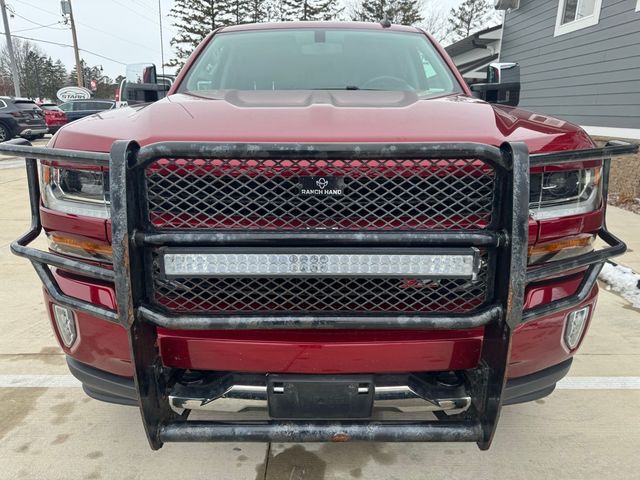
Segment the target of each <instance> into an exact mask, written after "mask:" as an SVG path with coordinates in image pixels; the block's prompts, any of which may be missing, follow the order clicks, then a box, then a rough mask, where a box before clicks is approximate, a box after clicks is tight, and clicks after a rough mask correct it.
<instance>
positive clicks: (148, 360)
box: [0, 142, 637, 449]
mask: <svg viewBox="0 0 640 480" xmlns="http://www.w3.org/2000/svg"><path fill="white" fill-rule="evenodd" d="M636 150H637V147H635V146H629V145H614V146H609V147H607V148H604V149H594V150H585V151H577V152H560V153H554V154H549V155H535V156H531V157H530V156H529V154H528V151H527V148H526V146H525V145H524V144H504V145H503V146H502V147H501V148H500V149H498V148H495V147H491V146H488V145H479V144H418V145H414V144H398V145H392V146H389V145H375V144H363V145H346V144H319V145H303V146H300V145H290V144H279V145H276V144H262V145H246V144H226V145H220V144H206V143H205V144H197V145H194V144H181V143H178V144H175V143H165V144H155V145H151V146H148V147H143V148H141V149H139V150H138V146H137V145H136V144H135V143H133V142H116V143H114V146H113V148H112V151H111V154H100V153H90V152H76V151H66V150H47V149H33V148H29V147H24V146H18V145H16V144H15V142H14V143H12V144H8V145H7V144H4V145H3V146H0V151H4V152H6V153H12V154H14V155H15V154H18V155H20V154H22V155H25V156H27V157H29V159H28V160H27V172H28V180H29V189H30V200H31V211H32V227H31V229H30V231H29V232H28V233H27V234H25V235H24V236H22V237H21V238H20V239H18V240H17V241H16V242H14V243H13V244H12V251H13V252H14V253H15V254H17V255H20V256H24V257H27V258H29V259H30V260H31V262H32V263H33V265H34V267H35V269H36V272H37V273H38V275H39V276H40V278H41V280H42V282H43V284H44V287H45V289H46V291H47V294H48V295H49V296H50V297H51V299H52V300H53V301H54V302H55V303H58V304H60V305H63V306H67V307H69V308H72V309H74V310H76V311H79V312H84V313H87V314H89V315H92V316H94V317H98V318H102V319H103V320H106V321H109V322H113V323H115V324H118V325H120V326H121V327H123V328H125V329H126V331H127V332H128V337H129V344H130V346H131V349H130V356H131V362H132V364H133V366H134V385H135V391H136V393H137V395H136V397H137V399H138V404H139V406H140V409H141V413H142V417H143V422H144V426H145V430H146V431H147V435H148V439H149V442H150V444H151V446H152V448H154V449H156V448H160V447H161V446H162V444H163V442H165V441H228V440H234V441H348V440H367V441H475V442H477V443H478V445H479V446H480V448H482V449H487V448H488V447H489V445H490V443H491V440H492V438H493V434H494V432H495V428H496V425H497V421H498V418H499V414H500V409H501V407H502V405H504V404H505V401H506V399H508V398H509V397H508V396H507V390H506V378H507V369H508V362H509V353H510V350H511V344H512V336H513V332H514V331H515V330H516V329H517V328H518V327H520V326H522V325H523V324H525V323H526V322H528V321H532V320H535V319H537V318H540V317H542V316H546V315H550V314H553V313H554V312H560V311H562V310H565V309H568V308H571V307H574V306H575V305H578V304H580V303H581V302H584V301H585V300H586V299H587V297H588V296H589V295H590V294H591V293H592V292H593V288H594V285H595V282H596V279H597V275H598V273H599V271H600V269H601V268H602V265H603V262H604V261H605V260H606V259H607V258H609V257H611V256H613V255H617V254H621V253H623V252H624V250H625V245H624V244H623V243H622V242H621V241H620V240H618V239H617V238H616V237H615V236H614V235H612V234H611V233H609V232H608V231H607V229H606V226H603V228H602V229H601V230H600V231H599V232H598V235H599V237H600V238H601V239H602V240H604V241H605V242H606V243H607V244H608V245H609V246H608V247H607V248H605V249H602V250H599V251H596V252H591V253H588V254H584V255H580V256H578V257H574V258H571V259H568V260H560V261H557V262H554V263H550V264H546V265H543V266H540V267H536V268H535V269H530V270H529V271H527V265H526V258H527V252H526V246H527V232H526V225H527V218H528V214H529V211H528V198H527V197H528V195H527V192H528V191H529V188H528V179H529V168H530V166H544V165H558V164H571V163H575V162H577V161H581V160H594V159H595V160H602V161H603V163H604V168H603V177H604V180H603V184H604V185H605V190H606V184H607V179H608V167H609V159H610V158H609V157H610V156H612V155H618V154H626V153H629V152H632V151H636ZM167 155H168V156H171V157H175V158H203V156H205V157H206V156H209V157H212V156H215V157H214V158H223V159H224V158H228V159H233V158H235V159H237V158H241V159H252V158H257V157H256V156H263V157H265V158H270V156H273V157H277V158H289V159H294V160H296V159H298V160H299V159H307V160H308V159H310V158H311V159H317V160H322V159H326V158H339V159H340V158H342V159H344V158H374V159H388V158H396V159H415V158H419V159H425V160H429V159H431V160H433V159H443V158H444V159H446V158H448V159H480V160H481V161H484V162H486V163H488V164H490V165H492V167H493V168H495V169H496V171H497V172H498V173H497V175H498V177H497V178H498V179H499V182H497V183H496V184H497V185H498V187H497V188H498V195H497V198H499V204H498V203H496V205H499V206H496V211H497V212H499V215H497V217H496V219H495V221H492V224H491V226H490V228H487V229H486V230H480V231H469V232H464V231H463V232H460V231H444V232H442V231H424V232H422V231H421V232H393V231H387V232H383V233H379V232H335V231H330V232H328V231H327V232H315V233H313V232H305V231H300V232H294V233H287V234H286V235H283V234H282V233H278V232H259V233H252V232H233V233H227V232H225V233H218V232H208V231H204V232H197V233H185V232H182V233H173V232H168V233H167V232H157V231H155V230H154V229H152V228H151V227H150V225H148V224H146V223H145V221H144V220H143V219H142V218H141V215H140V211H139V206H140V205H144V204H145V202H144V198H139V195H145V193H144V192H145V190H144V189H143V188H142V189H141V188H140V186H141V184H142V183H143V182H142V174H143V170H144V167H145V165H148V164H150V163H151V162H152V161H154V160H155V159H158V158H162V157H163V156H167ZM33 158H40V159H42V160H53V161H60V162H66V163H70V164H74V163H75V164H83V165H87V164H91V165H99V166H108V167H109V168H110V176H111V186H112V189H111V210H112V211H111V220H112V238H113V253H114V255H113V257H114V258H113V260H114V262H113V263H114V268H115V271H111V270H108V269H105V268H101V267H98V266H95V265H88V264H86V263H84V262H80V261H77V260H72V259H69V258H65V257H61V256H59V255H56V254H53V253H49V252H41V251H37V250H34V249H32V248H30V247H28V244H29V243H31V241H33V240H34V239H35V238H36V237H37V236H38V235H39V233H40V231H41V228H42V227H41V221H40V213H39V207H40V196H39V190H38V174H37V163H36V161H35V160H33ZM604 196H605V200H606V191H605V195H604ZM274 242H275V243H276V244H281V245H286V246H303V247H309V246H313V245H332V246H337V247H345V246H350V247H352V248H371V247H373V246H376V247H381V248H389V247H397V248H407V247H408V246H411V247H423V248H424V247H434V246H440V247H443V246H449V247H450V246H453V245H456V246H467V247H471V246H473V247H485V248H491V249H494V250H495V252H496V258H497V266H496V267H495V269H496V272H495V283H496V286H495V291H494V295H493V302H492V303H491V304H489V305H487V306H485V307H484V308H483V309H481V310H479V311H475V312H473V313H471V314H449V315H447V314H438V315H433V314H429V313H428V312H426V313H418V314H415V315H404V316H393V315H359V316H312V315H296V316H291V315H273V316H264V315H262V316H260V315H249V316H244V317H242V318H239V317H236V316H223V315H170V314H166V313H163V312H161V311H158V310H156V309H154V308H153V307H151V306H150V305H149V304H147V303H145V288H144V285H145V282H147V278H146V277H145V270H144V265H145V258H146V257H145V253H148V252H149V249H150V248H151V247H153V246H156V247H157V246H162V245H181V246H184V247H189V246H191V247H193V246H196V245H227V246H254V247H255V246H258V245H265V244H266V245H273V244H274ZM51 266H53V267H56V268H59V269H61V270H63V271H69V272H74V273H79V274H81V275H84V276H89V277H92V278H95V279H98V280H105V281H108V282H114V283H115V290H116V297H117V305H118V311H115V310H113V309H109V308H105V307H103V306H100V305H96V304H95V303H90V302H86V301H82V300H79V299H77V298H74V297H70V296H68V295H65V294H64V293H63V292H62V290H61V289H60V286H59V285H58V284H57V282H56V280H55V277H54V275H53V274H52V271H51V269H50V267H51ZM580 269H586V271H585V273H584V276H583V277H582V280H581V282H580V284H579V286H578V288H577V289H576V291H575V293H574V294H572V295H569V296H567V297H564V298H561V299H558V300H553V301H551V302H549V303H546V304H543V305H540V306H537V307H535V308H531V309H529V310H527V311H523V306H524V295H525V286H526V284H527V283H531V282H537V281H541V280H544V279H549V278H551V277H554V276H558V275H562V274H566V272H568V271H575V270H580ZM476 327H483V342H482V350H481V352H480V358H479V362H478V365H477V366H476V367H475V368H472V369H469V370H465V371H464V375H465V388H467V390H466V391H468V393H469V396H470V398H471V405H470V407H469V408H468V409H467V410H466V411H465V412H464V413H462V414H459V415H452V416H447V417H446V418H443V417H439V420H438V421H436V422H433V421H426V422H415V423H411V422H407V421H401V422H400V423H397V422H384V421H382V422H377V421H373V420H370V421H363V420H360V421H346V422H333V421H326V420H324V419H318V420H311V421H292V420H286V421H282V420H271V421H266V422H242V423H229V422H216V421H187V415H188V411H187V412H186V413H185V414H178V413H176V412H175V411H173V410H172V409H171V406H170V404H169V401H168V397H169V395H170V389H171V388H172V385H173V386H175V384H174V383H173V382H174V381H175V379H176V375H178V376H179V375H181V373H180V372H179V371H176V370H175V369H170V368H166V367H165V366H164V365H163V364H162V361H161V357H160V354H159V352H158V350H157V348H156V345H157V343H158V332H159V328H167V329H179V330H195V331H204V330H235V331H238V330H282V329H284V330H334V329H340V328H342V329H344V328H348V329H356V330H399V331H403V330H404V331H406V330H468V329H472V328H476ZM181 379H183V377H180V379H179V380H178V383H179V382H180V380H181ZM549 388H550V387H549V386H548V385H547V386H543V387H542V389H541V390H542V391H543V393H544V391H545V389H546V391H548V390H549ZM530 393H531V392H527V391H524V393H521V394H518V395H516V396H515V398H525V399H526V397H527V395H529V394H530ZM534 393H535V392H534Z"/></svg>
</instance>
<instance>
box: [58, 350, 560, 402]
mask: <svg viewBox="0 0 640 480" xmlns="http://www.w3.org/2000/svg"><path fill="white" fill-rule="evenodd" d="M572 361H573V359H572V358H569V359H567V360H565V361H564V362H562V363H559V364H557V365H554V366H552V367H549V368H546V369H544V370H541V371H539V372H536V373H532V374H530V375H526V376H524V377H519V378H514V379H511V380H508V381H507V384H506V387H505V393H504V399H503V405H515V404H518V403H524V402H531V401H533V400H538V399H540V398H543V397H546V396H547V395H550V394H551V392H553V390H554V388H555V386H556V383H557V382H558V381H560V380H561V379H562V378H564V377H565V376H566V375H567V373H569V369H570V368H571V362H572ZM67 365H68V366H69V370H70V371H71V374H72V375H73V376H74V377H76V378H77V379H78V380H80V382H81V383H82V388H83V389H84V391H85V392H86V393H87V395H89V396H90V397H92V398H95V399H96V400H101V401H103V402H109V403H116V404H119V405H130V406H137V405H138V394H137V390H136V387H135V384H134V382H133V379H132V378H128V377H121V376H119V375H114V374H112V373H109V372H105V371H103V370H98V369H97V368H93V367H91V366H89V365H86V364H84V363H81V362H78V361H77V360H74V359H73V358H71V357H67ZM262 400H264V402H265V403H266V397H265V398H264V399H262ZM394 403H397V404H400V405H402V401H401V400H398V401H394ZM265 407H266V405H265Z"/></svg>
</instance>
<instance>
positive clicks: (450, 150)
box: [131, 142, 507, 168]
mask: <svg viewBox="0 0 640 480" xmlns="http://www.w3.org/2000/svg"><path fill="white" fill-rule="evenodd" d="M165 157H171V158H220V159H223V158H238V159H242V158H249V159H255V158H278V159H291V160H293V159H303V160H313V159H317V160H349V159H358V160H370V159H416V158H419V159H425V160H429V159H440V158H459V159H469V158H472V159H474V158H477V159H479V160H483V161H487V162H489V163H492V164H494V165H498V166H501V167H503V168H506V167H507V165H505V164H504V162H503V158H502V155H501V154H500V150H499V149H498V148H496V147H494V146H491V145H486V144H482V143H472V142H467V143H397V144H382V143H361V144H353V143H317V144H312V143H219V142H161V143H153V144H151V145H146V146H144V147H142V148H141V149H140V152H139V154H138V158H137V160H136V161H135V163H134V164H132V165H131V166H132V168H137V167H144V166H145V165H148V164H149V163H151V162H152V161H154V160H156V159H158V158H165Z"/></svg>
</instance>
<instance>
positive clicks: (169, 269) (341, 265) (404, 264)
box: [163, 249, 479, 279]
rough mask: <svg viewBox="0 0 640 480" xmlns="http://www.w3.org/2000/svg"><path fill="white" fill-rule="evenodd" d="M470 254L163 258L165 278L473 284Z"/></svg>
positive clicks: (474, 267)
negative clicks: (470, 281) (357, 278)
mask: <svg viewBox="0 0 640 480" xmlns="http://www.w3.org/2000/svg"><path fill="white" fill-rule="evenodd" d="M478 264H479V259H478V255H477V252H476V251H474V250H471V249H469V250H462V251H457V252H447V253H434V254H427V255H424V254H422V255H410V254H384V255H375V254H330V253H327V254H323V253H317V254H316V253H308V254H297V253H264V254H261V253H186V252H185V253H165V255H164V256H163V269H164V274H165V275H167V276H240V275H242V276H290V275H294V276H353V275H357V276H389V277H405V276H408V275H409V276H411V277H428V278H429V277H431V278H468V279H472V278H475V276H476V274H477V271H478Z"/></svg>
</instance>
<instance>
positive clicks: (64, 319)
mask: <svg viewBox="0 0 640 480" xmlns="http://www.w3.org/2000/svg"><path fill="white" fill-rule="evenodd" d="M53 318H55V320H56V325H57V326H58V333H60V338H61V339H62V343H64V344H65V346H67V347H70V346H71V345H73V343H74V342H75V341H76V337H77V336H78V329H77V328H76V316H75V314H74V313H73V310H71V309H69V308H66V307H61V306H60V305H55V304H54V305H53Z"/></svg>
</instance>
